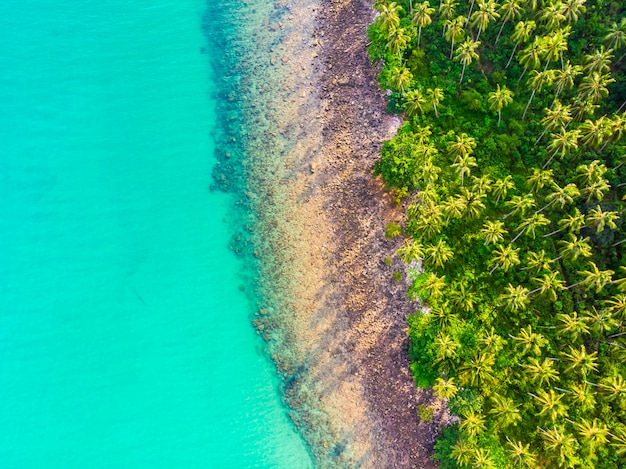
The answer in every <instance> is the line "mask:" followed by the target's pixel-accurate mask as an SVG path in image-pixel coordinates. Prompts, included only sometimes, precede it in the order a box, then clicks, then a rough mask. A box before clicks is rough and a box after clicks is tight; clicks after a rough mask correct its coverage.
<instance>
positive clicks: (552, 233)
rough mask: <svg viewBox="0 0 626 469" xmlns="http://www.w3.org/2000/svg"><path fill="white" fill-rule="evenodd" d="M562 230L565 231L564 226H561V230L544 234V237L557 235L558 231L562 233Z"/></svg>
mask: <svg viewBox="0 0 626 469" xmlns="http://www.w3.org/2000/svg"><path fill="white" fill-rule="evenodd" d="M561 231H563V228H561V229H560V230H556V231H553V232H551V233H548V234H544V235H543V237H544V238H549V237H550V236H552V235H555V234H557V233H560V232H561Z"/></svg>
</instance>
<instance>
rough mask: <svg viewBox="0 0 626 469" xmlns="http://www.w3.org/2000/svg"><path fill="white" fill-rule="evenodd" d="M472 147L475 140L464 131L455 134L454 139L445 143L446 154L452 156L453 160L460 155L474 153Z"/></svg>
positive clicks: (474, 146)
mask: <svg viewBox="0 0 626 469" xmlns="http://www.w3.org/2000/svg"><path fill="white" fill-rule="evenodd" d="M474 148H476V140H474V138H473V137H470V136H469V135H467V134H466V133H462V134H461V135H456V136H455V140H454V141H452V142H448V144H447V145H446V149H447V150H448V155H450V156H452V157H454V161H456V160H457V159H458V158H460V157H464V156H469V155H471V154H472V153H474Z"/></svg>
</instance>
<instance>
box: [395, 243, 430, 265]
mask: <svg viewBox="0 0 626 469" xmlns="http://www.w3.org/2000/svg"><path fill="white" fill-rule="evenodd" d="M396 254H397V255H398V256H400V258H401V259H402V260H403V261H404V262H406V263H407V264H410V263H411V262H413V261H419V260H420V259H423V258H424V246H423V245H422V244H420V243H417V242H415V241H414V240H411V239H407V240H405V241H404V244H403V245H402V247H401V248H400V249H398V250H397V251H396Z"/></svg>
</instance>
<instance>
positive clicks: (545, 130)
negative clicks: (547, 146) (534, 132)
mask: <svg viewBox="0 0 626 469" xmlns="http://www.w3.org/2000/svg"><path fill="white" fill-rule="evenodd" d="M552 104H554V103H552ZM547 131H548V128H547V127H546V128H545V129H543V132H541V135H540V136H539V138H538V139H537V140H535V145H537V144H538V143H539V142H540V141H541V139H542V138H543V136H544V135H545V134H546V132H547Z"/></svg>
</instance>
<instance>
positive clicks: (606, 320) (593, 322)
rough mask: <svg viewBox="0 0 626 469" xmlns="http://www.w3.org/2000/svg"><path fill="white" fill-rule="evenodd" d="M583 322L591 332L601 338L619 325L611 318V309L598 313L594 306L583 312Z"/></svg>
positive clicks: (601, 310)
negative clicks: (585, 322)
mask: <svg viewBox="0 0 626 469" xmlns="http://www.w3.org/2000/svg"><path fill="white" fill-rule="evenodd" d="M585 321H587V323H588V324H589V328H590V329H591V331H592V332H593V333H594V334H596V335H598V336H603V335H604V334H605V333H607V332H609V331H611V330H613V329H615V328H616V327H618V326H619V324H620V322H619V321H618V320H617V319H616V318H614V317H613V310H612V309H600V310H599V311H598V310H597V309H596V308H595V306H592V307H591V310H589V311H585Z"/></svg>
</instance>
